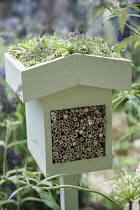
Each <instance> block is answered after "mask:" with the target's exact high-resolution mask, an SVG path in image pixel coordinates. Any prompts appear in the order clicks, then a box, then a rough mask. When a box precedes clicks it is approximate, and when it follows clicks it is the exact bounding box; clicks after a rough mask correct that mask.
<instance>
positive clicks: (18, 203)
mask: <svg viewBox="0 0 140 210" xmlns="http://www.w3.org/2000/svg"><path fill="white" fill-rule="evenodd" d="M16 174H17V189H19V177H18V175H19V173H18V170H17V172H16ZM20 200H21V199H20V194H19V190H18V192H17V210H20Z"/></svg>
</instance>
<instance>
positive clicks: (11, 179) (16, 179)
mask: <svg viewBox="0 0 140 210" xmlns="http://www.w3.org/2000/svg"><path fill="white" fill-rule="evenodd" d="M23 178H24V177H23V176H21V175H15V176H10V177H9V178H7V180H9V181H11V182H13V183H14V184H17V182H18V180H19V179H23Z"/></svg>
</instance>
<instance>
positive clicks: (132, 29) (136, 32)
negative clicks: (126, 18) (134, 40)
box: [125, 23, 140, 36]
mask: <svg viewBox="0 0 140 210" xmlns="http://www.w3.org/2000/svg"><path fill="white" fill-rule="evenodd" d="M125 25H126V26H127V27H128V28H129V29H130V30H131V31H133V32H134V33H135V34H137V35H138V36H140V33H139V32H138V31H136V30H135V29H134V28H132V27H131V26H130V25H129V24H127V23H125Z"/></svg>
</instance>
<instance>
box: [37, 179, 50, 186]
mask: <svg viewBox="0 0 140 210" xmlns="http://www.w3.org/2000/svg"><path fill="white" fill-rule="evenodd" d="M38 185H47V186H49V187H53V184H52V183H51V182H49V181H47V180H46V179H44V180H42V181H41V182H39V184H38Z"/></svg>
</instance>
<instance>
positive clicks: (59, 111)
mask: <svg viewBox="0 0 140 210" xmlns="http://www.w3.org/2000/svg"><path fill="white" fill-rule="evenodd" d="M5 67H6V79H7V82H8V83H9V85H10V86H11V87H12V88H13V90H14V91H15V92H17V90H18V95H19V97H20V99H21V100H22V102H24V103H25V105H26V123H27V139H28V148H29V150H30V152H31V154H32V155H33V157H34V158H35V160H36V162H37V164H38V165H39V167H40V169H41V170H42V171H43V172H45V173H49V174H50V175H53V174H67V175H71V174H79V173H83V172H90V171H98V170H104V169H110V168H112V89H117V90H130V89H131V63H130V61H128V60H125V59H122V58H120V59H115V58H102V57H100V56H94V55H82V54H76V53H75V54H73V55H70V56H67V57H65V58H62V57H60V58H57V59H54V60H52V61H48V62H46V63H43V64H38V65H35V66H33V67H27V68H26V67H25V66H24V65H23V64H22V63H21V62H19V61H18V60H16V59H13V58H12V57H11V55H9V53H6V54H5ZM75 209H76V208H75Z"/></svg>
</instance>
